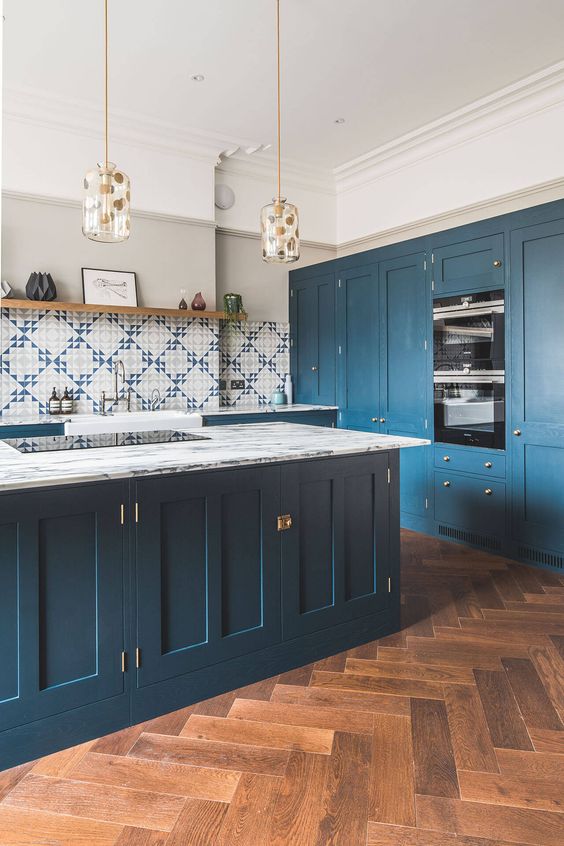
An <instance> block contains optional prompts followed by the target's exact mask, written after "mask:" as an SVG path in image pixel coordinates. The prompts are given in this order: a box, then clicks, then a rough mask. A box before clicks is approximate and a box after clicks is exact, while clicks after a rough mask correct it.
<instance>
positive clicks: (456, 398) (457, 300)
mask: <svg viewBox="0 0 564 846" xmlns="http://www.w3.org/2000/svg"><path fill="white" fill-rule="evenodd" d="M504 316H505V303H504V294H503V291H485V292H483V293H478V294H470V295H467V296H458V297H448V298H444V299H441V300H436V301H435V303H434V305H433V356H434V406H435V440H437V441H441V442H443V443H453V444H467V445H468V446H479V447H480V446H481V447H492V448H494V449H505V323H504Z"/></svg>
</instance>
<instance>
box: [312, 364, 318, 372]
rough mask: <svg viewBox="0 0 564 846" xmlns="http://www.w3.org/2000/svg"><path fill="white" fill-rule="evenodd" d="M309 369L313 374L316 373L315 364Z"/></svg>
mask: <svg viewBox="0 0 564 846" xmlns="http://www.w3.org/2000/svg"><path fill="white" fill-rule="evenodd" d="M311 369H312V371H313V372H314V373H315V372H316V371H317V367H316V366H315V364H314V365H313V367H312V368H311Z"/></svg>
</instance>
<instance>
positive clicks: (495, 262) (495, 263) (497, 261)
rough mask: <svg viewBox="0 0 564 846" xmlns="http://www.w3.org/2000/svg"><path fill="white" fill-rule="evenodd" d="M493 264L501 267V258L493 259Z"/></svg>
mask: <svg viewBox="0 0 564 846" xmlns="http://www.w3.org/2000/svg"><path fill="white" fill-rule="evenodd" d="M493 266H494V267H501V259H495V261H494V263H493Z"/></svg>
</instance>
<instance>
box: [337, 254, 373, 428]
mask: <svg viewBox="0 0 564 846" xmlns="http://www.w3.org/2000/svg"><path fill="white" fill-rule="evenodd" d="M338 285H339V287H338V288H337V341H338V371H337V404H338V406H339V426H340V428H342V429H359V430H362V431H364V432H379V431H380V414H379V403H380V367H379V359H380V349H379V336H380V325H379V302H378V265H365V266H363V267H359V268H353V269H350V270H343V271H341V273H340V274H339V283H338Z"/></svg>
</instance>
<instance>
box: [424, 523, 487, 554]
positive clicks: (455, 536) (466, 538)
mask: <svg viewBox="0 0 564 846" xmlns="http://www.w3.org/2000/svg"><path fill="white" fill-rule="evenodd" d="M439 535H442V536H443V537H444V538H450V539H451V540H457V541H463V542H464V543H471V544H472V545H473V546H478V547H480V549H494V550H499V549H501V541H500V540H498V538H488V537H486V536H485V535H477V534H476V533H475V532H467V531H465V530H464V529H452V528H451V527H450V526H440V525H439Z"/></svg>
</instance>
